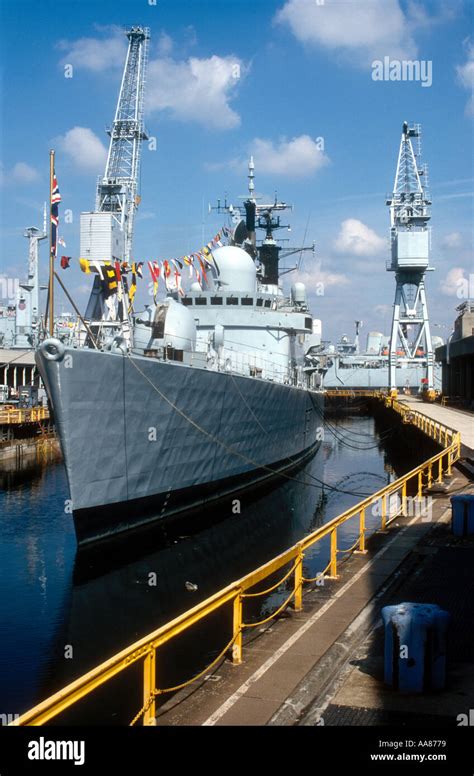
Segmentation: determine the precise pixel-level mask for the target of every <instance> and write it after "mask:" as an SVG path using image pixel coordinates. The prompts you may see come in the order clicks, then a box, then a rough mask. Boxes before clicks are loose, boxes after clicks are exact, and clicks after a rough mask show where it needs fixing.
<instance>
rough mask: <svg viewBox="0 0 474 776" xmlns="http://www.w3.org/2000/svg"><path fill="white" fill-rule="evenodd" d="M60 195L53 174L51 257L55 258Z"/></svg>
mask: <svg viewBox="0 0 474 776" xmlns="http://www.w3.org/2000/svg"><path fill="white" fill-rule="evenodd" d="M60 202H61V194H60V193H59V186H58V181H57V178H56V173H53V186H52V189H51V255H52V256H54V257H56V252H57V247H58V223H59V203H60Z"/></svg>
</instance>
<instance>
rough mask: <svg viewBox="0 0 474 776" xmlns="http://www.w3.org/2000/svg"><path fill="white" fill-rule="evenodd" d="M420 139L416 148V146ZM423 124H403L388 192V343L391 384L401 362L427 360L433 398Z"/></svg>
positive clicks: (394, 384) (394, 386)
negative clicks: (391, 297) (392, 284)
mask: <svg viewBox="0 0 474 776" xmlns="http://www.w3.org/2000/svg"><path fill="white" fill-rule="evenodd" d="M412 138H416V139H417V141H418V143H417V151H416V152H415V151H414V149H413V145H412ZM420 138H421V128H420V125H419V124H415V125H414V126H408V123H407V122H406V121H405V122H404V124H403V129H402V136H401V141H400V150H399V154H398V163H397V171H396V174H395V183H394V186H393V193H392V194H390V195H389V196H388V197H387V200H386V204H387V205H388V206H389V207H390V240H391V263H390V265H389V266H388V267H387V269H388V270H389V271H390V272H394V273H395V280H396V289H395V302H394V305H393V317H392V329H391V335H390V348H389V388H390V391H391V393H392V394H396V393H397V372H396V369H397V362H398V359H399V358H402V359H403V361H404V362H405V363H417V364H420V363H424V365H425V366H426V376H425V378H424V388H425V395H426V397H427V398H429V399H433V398H434V375H433V368H434V366H433V364H434V357H433V346H432V342H431V333H430V322H429V317H428V306H427V303H426V291H425V274H426V272H427V271H428V270H431V269H433V268H432V267H429V253H430V230H429V227H428V222H429V220H430V218H431V213H430V205H431V200H430V197H429V195H428V193H427V189H428V181H427V174H428V173H427V168H426V166H424V167H423V168H422V167H420V166H419V164H418V161H419V156H420V154H421V145H420Z"/></svg>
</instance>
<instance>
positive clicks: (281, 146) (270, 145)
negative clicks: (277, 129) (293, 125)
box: [204, 135, 330, 199]
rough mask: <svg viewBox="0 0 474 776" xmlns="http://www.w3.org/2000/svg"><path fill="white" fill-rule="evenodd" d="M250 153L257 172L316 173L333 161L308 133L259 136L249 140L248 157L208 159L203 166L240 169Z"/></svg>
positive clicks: (301, 174)
mask: <svg viewBox="0 0 474 776" xmlns="http://www.w3.org/2000/svg"><path fill="white" fill-rule="evenodd" d="M250 156H253V158H254V161H255V173H256V174H257V175H258V174H259V173H268V174H270V175H285V176H287V177H293V178H303V177H305V176H306V177H307V176H309V175H313V173H315V172H316V171H317V170H319V169H320V168H321V167H324V166H325V165H326V164H329V161H330V160H329V158H328V157H327V156H326V155H325V153H324V151H323V150H322V148H321V147H320V143H319V139H318V138H317V139H316V140H313V139H312V138H311V137H310V136H309V135H300V136H299V137H294V138H293V139H292V140H285V139H282V140H279V141H277V142H274V141H273V140H266V139H264V138H260V137H256V138H254V140H252V141H251V142H250V143H249V146H248V153H247V154H246V156H245V157H240V158H239V157H234V158H232V159H228V160H227V161H225V162H207V163H205V164H204V167H205V169H206V170H209V172H218V171H221V170H225V169H231V170H234V171H237V172H239V173H241V172H243V171H244V170H246V169H247V166H248V161H249V157H250ZM270 199H271V197H270Z"/></svg>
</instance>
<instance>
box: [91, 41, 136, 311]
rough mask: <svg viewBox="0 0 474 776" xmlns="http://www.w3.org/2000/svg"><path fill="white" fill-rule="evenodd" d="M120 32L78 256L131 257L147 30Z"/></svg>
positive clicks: (95, 296)
mask: <svg viewBox="0 0 474 776" xmlns="http://www.w3.org/2000/svg"><path fill="white" fill-rule="evenodd" d="M125 34H126V36H127V38H128V50H127V56H126V60H125V66H124V69H123V75H122V82H121V86H120V92H119V97H118V101H117V108H116V111H115V117H114V121H113V124H112V126H111V127H109V128H108V129H107V133H108V135H109V136H110V143H109V151H108V155H107V163H106V166H105V172H104V176H103V178H99V181H98V184H97V195H96V203H95V210H94V211H92V212H87V213H81V256H82V257H83V258H85V259H90V260H91V261H95V262H104V261H105V262H111V261H112V262H114V261H120V262H122V261H126V262H130V260H131V257H132V241H133V228H134V217H135V211H136V209H137V207H138V204H139V202H140V197H139V196H138V181H139V173H140V157H141V144H142V141H143V140H147V139H148V135H147V133H146V131H145V127H144V122H143V98H144V90H145V75H146V67H147V61H148V46H149V40H150V30H149V28H148V27H140V26H135V27H131V28H130V29H128V30H126V32H125ZM99 285H100V284H99V282H98V278H95V282H94V289H93V294H92V296H91V300H90V304H89V307H88V313H86V317H89V318H96V317H97V315H98V314H99V313H100V310H99V308H98V306H97V304H98V301H99V293H98V290H99ZM93 299H94V300H95V301H94V302H93ZM100 306H101V307H103V305H100Z"/></svg>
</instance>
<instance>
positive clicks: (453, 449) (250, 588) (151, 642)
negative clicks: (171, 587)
mask: <svg viewBox="0 0 474 776" xmlns="http://www.w3.org/2000/svg"><path fill="white" fill-rule="evenodd" d="M387 401H389V403H390V405H391V406H392V407H393V409H394V410H395V411H397V412H399V413H400V414H402V416H403V420H404V422H409V423H414V424H415V425H416V426H418V427H419V428H421V429H422V430H423V431H424V432H425V433H427V434H429V436H431V437H432V438H433V439H435V440H436V441H438V442H440V443H441V444H443V445H444V449H443V450H442V451H441V452H439V453H437V454H436V455H434V456H433V457H432V458H430V459H429V460H428V461H426V462H425V463H423V464H421V465H420V466H417V467H416V468H415V469H412V471H410V472H408V473H407V474H404V475H403V477H400V478H399V479H397V480H395V481H394V482H392V483H390V484H389V485H386V486H385V487H384V488H381V490H379V491H377V492H376V493H374V494H373V495H371V496H369V497H368V498H366V499H364V500H363V501H360V502H359V503H358V504H355V505H354V506H353V507H350V509H347V510H346V511H345V512H343V513H342V514H341V515H339V516H338V517H335V518H334V519H333V520H331V521H330V522H328V523H326V524H325V525H323V526H321V527H320V528H318V529H317V530H316V531H313V532H312V533H311V534H309V535H308V536H305V537H304V539H301V540H300V541H299V542H297V544H295V545H294V546H293V547H290V548H289V549H288V550H286V551H285V552H282V553H281V554H280V555H278V556H277V557H276V558H273V559H272V560H270V561H269V562H268V563H266V564H265V565H263V566H261V567H260V568H258V569H256V570H255V571H252V572H251V573H250V574H247V575H246V576H244V577H242V579H239V580H238V581H236V582H233V583H232V584H230V585H228V586H227V587H226V588H224V589H223V590H220V591H219V592H217V593H216V594H215V595H213V596H211V597H210V598H207V599H206V600H205V601H202V602H201V603H199V604H197V605H196V606H195V607H193V608H192V609H190V610H189V611H186V612H184V613H183V614H181V615H179V617H176V618H175V619H174V620H171V622H168V623H166V624H165V625H162V626H160V627H159V628H157V629H156V630H155V631H153V632H152V633H150V634H149V635H147V636H145V637H144V638H142V639H140V640H139V641H136V642H135V643H134V644H131V645H130V646H129V647H127V648H126V649H123V650H122V651H121V652H119V653H117V654H116V655H114V656H113V657H111V658H110V659H109V660H106V661H105V662H104V663H101V664H100V665H99V666H97V667H96V668H94V669H92V670H91V671H89V672H88V673H87V674H85V675H84V676H81V677H80V678H79V679H76V680H75V681H74V682H71V684H69V685H67V687H64V688H63V689H62V690H60V691H59V692H57V693H55V694H54V695H52V696H51V697H49V698H47V699H46V700H45V701H43V702H42V703H40V704H38V705H37V706H35V707H34V708H33V709H30V711H27V712H26V713H25V714H23V715H22V716H21V717H20V718H19V719H17V720H15V721H14V722H13V723H11V724H12V725H42V724H44V723H45V722H47V721H48V720H50V719H52V718H53V717H56V716H57V715H58V714H60V713H61V712H62V711H64V710H65V709H67V708H69V707H70V706H72V705H73V704H75V703H77V702H78V701H79V700H80V699H81V698H84V697H85V696H86V695H89V693H91V692H92V691H93V690H95V689H97V688H98V687H100V686H101V685H103V684H105V683H106V682H108V681H109V680H110V679H112V678H113V677H114V676H117V675H118V674H120V673H121V672H122V671H125V670H126V669H128V668H130V666H132V665H134V664H135V663H137V662H141V663H142V666H143V705H142V708H141V709H140V710H139V711H138V713H137V714H136V715H135V717H134V718H133V720H132V721H131V724H135V722H137V721H138V720H139V719H140V718H143V724H144V725H154V724H156V722H155V719H156V699H157V697H158V696H160V695H164V694H165V693H171V692H175V691H177V690H180V689H182V688H183V687H185V686H187V685H188V684H191V683H192V682H194V681H196V680H197V679H199V678H200V677H202V676H203V675H204V674H205V673H208V672H209V670H211V669H212V668H213V667H214V665H216V664H217V663H218V662H219V660H221V659H222V658H224V657H225V655H226V653H228V652H230V653H231V657H232V661H233V663H234V664H239V663H241V662H242V649H243V633H244V631H245V630H247V629H249V628H253V627H256V626H259V625H262V624H264V623H265V622H267V621H268V620H270V619H272V618H273V617H276V616H277V615H278V614H279V613H280V612H281V611H282V610H283V609H285V608H286V607H287V606H288V604H289V603H290V601H292V600H293V608H294V610H295V611H300V610H301V609H302V607H303V588H304V585H305V583H311V582H315V581H317V580H319V579H320V578H322V577H325V578H326V579H337V577H338V573H337V572H338V562H339V556H340V555H341V554H342V555H345V556H346V557H347V556H348V555H349V554H350V553H352V552H358V553H365V552H366V541H367V538H368V529H367V527H366V516H367V514H368V512H369V511H370V512H371V514H372V515H375V516H376V517H380V522H379V526H378V528H376V529H374V531H373V533H375V532H376V531H377V530H380V531H385V530H386V529H387V527H388V526H389V525H390V523H391V522H392V521H393V520H395V519H396V518H397V517H399V516H401V515H405V514H406V513H407V511H408V510H407V506H408V502H407V499H408V497H407V487H408V485H412V486H413V487H412V488H411V490H412V491H413V492H414V493H416V495H415V496H414V497H410V498H412V500H413V501H414V502H415V503H418V504H420V506H421V504H422V498H423V487H424V486H427V487H430V486H431V485H432V483H433V479H434V477H436V480H437V482H442V480H443V477H444V476H445V475H450V474H451V468H452V466H453V464H454V463H455V462H456V461H457V460H458V458H459V457H460V445H461V440H460V434H459V432H457V431H454V430H453V429H450V428H447V427H445V426H443V425H442V424H440V423H437V422H435V421H431V420H430V419H429V418H425V417H424V416H423V415H422V414H421V413H419V412H416V411H413V410H411V409H409V408H407V407H406V406H404V405H403V404H400V402H398V401H396V400H394V399H389V400H388V399H387ZM351 519H358V538H357V540H356V542H355V544H354V545H353V546H352V547H350V548H349V549H340V548H339V547H338V530H339V528H340V527H341V526H342V525H344V524H345V523H347V522H348V521H349V520H351ZM325 537H329V539H330V541H329V545H330V549H329V562H328V564H327V566H326V568H325V569H324V570H323V571H321V572H320V573H319V574H318V575H317V576H316V577H313V578H307V577H305V576H304V570H303V561H304V558H305V554H306V553H307V552H308V550H310V549H311V548H312V547H314V545H315V544H317V542H319V541H321V540H322V539H323V538H325ZM288 566H289V568H286V567H288ZM282 569H285V572H284V575H283V577H282V578H280V579H279V580H278V581H277V582H276V583H274V584H272V585H271V586H270V587H266V588H265V589H262V590H255V589H254V588H255V587H256V586H257V585H259V584H260V583H261V582H263V581H264V580H267V579H268V578H269V577H271V576H272V575H273V574H275V573H276V572H278V571H280V570H282ZM284 582H287V583H288V582H289V594H288V596H287V598H286V599H285V601H284V602H283V603H282V604H281V605H280V606H279V607H278V608H277V609H276V611H274V612H272V614H271V615H270V616H268V617H266V618H265V619H263V620H260V621H258V622H245V619H244V604H245V601H246V600H247V599H248V598H255V597H257V596H262V595H266V594H267V593H269V592H271V591H272V590H275V589H276V588H278V587H279V586H280V585H281V584H282V583H284ZM226 605H228V606H232V610H233V618H232V622H233V625H232V634H231V635H230V634H228V636H229V639H228V641H227V642H226V644H225V645H224V646H223V648H222V650H221V652H220V653H219V654H218V655H217V657H216V658H215V659H214V660H213V662H212V663H211V664H210V665H208V666H206V668H205V669H204V670H203V671H201V672H200V673H199V674H198V675H197V676H193V677H192V678H191V679H189V680H188V681H187V682H183V683H182V684H180V685H176V686H175V687H162V688H156V656H157V651H159V649H160V647H162V646H163V644H166V643H167V642H169V641H170V640H171V639H173V638H175V637H176V636H178V635H179V634H181V633H183V632H184V631H186V630H188V629H189V628H191V627H192V626H193V625H195V624H196V623H197V622H200V621H201V620H203V619H204V618H206V617H208V615H210V614H211V613H212V612H215V611H216V610H217V609H221V608H222V607H224V606H226Z"/></svg>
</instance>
